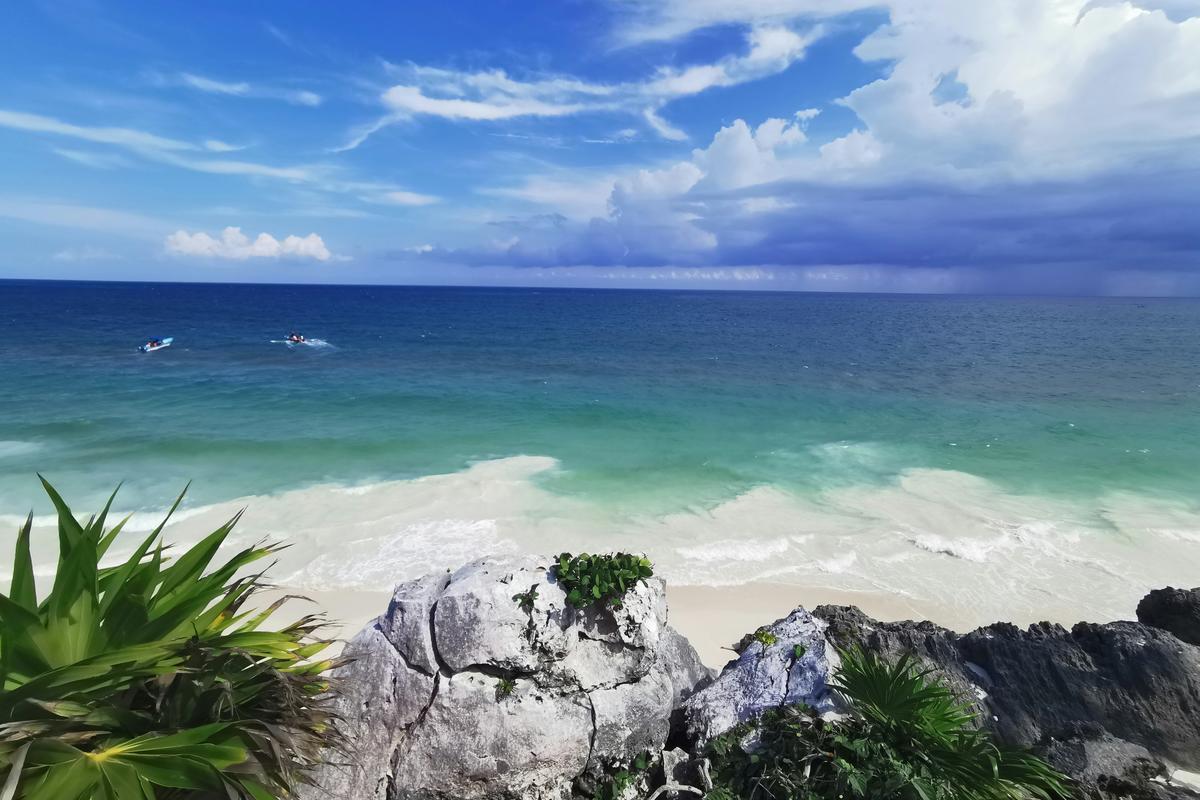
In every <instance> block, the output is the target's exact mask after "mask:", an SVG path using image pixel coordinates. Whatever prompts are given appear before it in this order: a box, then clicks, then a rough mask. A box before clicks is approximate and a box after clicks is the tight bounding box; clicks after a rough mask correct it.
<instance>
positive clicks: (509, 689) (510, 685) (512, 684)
mask: <svg viewBox="0 0 1200 800" xmlns="http://www.w3.org/2000/svg"><path fill="white" fill-rule="evenodd" d="M516 690H517V682H516V681H515V680H513V679H512V678H499V679H497V680H496V702H497V703H499V702H500V701H501V700H503V699H504V698H506V697H510V696H511V695H512V693H513V692H515V691H516Z"/></svg>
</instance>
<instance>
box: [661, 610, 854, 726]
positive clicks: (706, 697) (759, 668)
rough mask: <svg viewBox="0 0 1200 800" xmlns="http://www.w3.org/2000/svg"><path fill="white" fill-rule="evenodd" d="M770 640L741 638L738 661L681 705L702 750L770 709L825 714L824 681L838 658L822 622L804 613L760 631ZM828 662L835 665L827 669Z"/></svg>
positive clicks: (827, 702)
mask: <svg viewBox="0 0 1200 800" xmlns="http://www.w3.org/2000/svg"><path fill="white" fill-rule="evenodd" d="M762 630H763V631H765V632H766V634H767V636H766V637H764V638H765V639H767V640H768V641H770V640H771V638H772V637H773V639H774V641H773V642H772V643H770V644H765V643H764V642H763V641H758V640H755V639H753V638H751V637H747V638H746V639H743V640H742V642H740V643H739V644H738V647H737V649H738V650H740V654H739V655H738V658H737V660H736V661H732V662H730V663H729V664H727V665H726V666H725V669H724V670H722V672H721V674H720V675H719V676H718V677H717V678H716V680H714V681H713V682H712V683H711V684H709V685H708V686H707V687H705V688H704V689H701V690H700V691H698V692H696V693H695V694H694V695H692V697H690V698H689V699H687V700H686V701H684V704H683V717H684V726H685V730H686V734H687V737H688V739H689V740H690V741H692V742H695V743H696V744H697V745H699V746H702V745H703V744H704V743H705V742H707V741H708V740H710V739H712V738H713V737H715V736H719V735H721V734H722V733H725V732H726V731H728V730H730V729H731V728H733V727H734V726H735V725H737V724H738V723H740V722H745V721H746V720H748V719H750V718H752V717H756V716H758V715H759V714H761V713H762V712H763V711H765V710H767V709H768V708H776V707H778V706H783V705H794V704H796V703H805V704H806V705H809V706H812V707H813V708H815V709H817V710H818V711H829V710H832V708H833V701H832V697H831V695H830V692H829V690H828V689H827V688H826V685H825V682H826V680H827V679H828V678H829V675H830V670H831V668H834V669H836V659H837V654H836V653H835V652H834V651H833V649H832V648H830V647H829V646H828V644H827V642H826V640H825V623H824V622H822V621H821V620H819V619H814V618H813V617H812V616H811V615H810V614H809V613H808V612H807V611H805V610H804V609H803V608H797V609H796V610H795V611H793V612H792V613H791V614H789V615H788V616H786V617H784V618H783V619H781V620H778V621H776V622H774V623H772V624H771V625H768V626H766V627H765V628H763V629H762ZM831 659H833V663H832V664H831Z"/></svg>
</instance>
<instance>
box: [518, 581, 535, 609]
mask: <svg viewBox="0 0 1200 800" xmlns="http://www.w3.org/2000/svg"><path fill="white" fill-rule="evenodd" d="M537 598H538V590H537V587H536V586H533V587H531V588H530V589H529V591H527V592H517V593H516V594H514V595H513V596H512V599H513V602H514V603H516V604H517V605H518V606H520V607H521V610H522V611H533V604H534V603H535V602H536V601H537Z"/></svg>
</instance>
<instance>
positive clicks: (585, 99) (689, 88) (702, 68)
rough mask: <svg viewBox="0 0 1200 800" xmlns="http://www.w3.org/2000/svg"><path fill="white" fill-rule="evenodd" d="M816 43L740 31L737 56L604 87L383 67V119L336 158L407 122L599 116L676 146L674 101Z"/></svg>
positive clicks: (748, 76) (789, 33)
mask: <svg viewBox="0 0 1200 800" xmlns="http://www.w3.org/2000/svg"><path fill="white" fill-rule="evenodd" d="M822 35H823V29H822V28H820V27H810V28H808V29H806V30H805V31H804V32H797V31H796V30H793V29H791V28H788V27H785V26H781V25H758V26H754V27H752V28H751V29H749V30H748V31H747V33H746V51H745V52H744V53H741V54H737V55H730V56H726V57H724V58H722V59H719V60H717V61H715V62H712V63H708V64H694V65H691V66H688V67H682V68H681V67H667V66H664V67H659V68H658V69H656V70H654V71H653V72H652V73H651V74H650V75H648V76H647V77H646V78H644V79H642V80H640V81H629V82H624V83H612V84H603V83H595V82H589V81H584V80H579V79H577V78H573V77H569V76H562V75H548V76H536V77H533V78H531V79H527V80H519V79H517V78H514V77H512V76H510V75H509V74H508V73H506V72H505V71H503V70H484V71H475V72H470V71H462V70H451V69H442V68H438V67H430V66H424V65H419V64H402V65H389V66H390V70H391V72H392V74H393V75H395V76H396V77H397V78H399V79H400V80H402V81H403V82H402V83H397V84H395V85H393V86H392V87H390V88H388V89H387V90H386V91H384V92H383V94H382V95H381V98H380V100H381V103H382V105H383V106H384V108H385V109H386V110H387V114H386V115H385V116H383V117H381V118H379V119H377V120H374V121H372V122H370V123H368V124H366V125H360V126H357V127H355V128H354V129H352V130H351V131H350V132H349V134H348V136H347V137H346V142H345V143H344V144H343V145H342V146H341V147H339V148H337V150H338V151H345V150H352V149H354V148H355V147H358V146H359V145H361V144H362V143H363V142H364V141H366V140H367V138H369V137H370V136H371V135H372V134H374V133H376V132H377V131H379V130H381V129H383V128H385V127H387V126H388V125H391V124H393V123H395V122H397V121H400V120H403V119H409V118H412V117H422V116H427V117H440V118H442V119H450V120H459V121H468V122H495V121H499V120H510V119H517V118H529V117H543V118H552V117H566V116H574V115H577V114H582V113H590V112H602V111H607V112H622V113H627V114H630V115H631V116H635V117H640V118H641V119H643V120H644V121H645V122H646V124H647V125H648V126H649V127H650V129H651V130H653V131H654V132H656V133H657V134H658V135H660V136H661V137H663V138H664V139H668V140H672V141H682V140H684V139H686V138H687V134H686V133H685V132H683V131H682V130H680V129H679V128H677V127H675V126H674V125H672V124H671V123H670V122H668V121H667V120H666V119H665V118H664V117H663V116H662V109H663V107H664V106H666V105H667V104H668V103H670V102H671V101H673V100H677V99H679V98H682V97H690V96H694V95H697V94H700V93H702V92H706V91H708V90H710V89H714V88H718V87H725V86H736V85H738V84H742V83H747V82H749V81H754V80H758V79H759V78H763V77H766V76H768V75H775V74H778V73H780V72H783V71H784V70H786V69H787V68H788V67H790V66H791V65H792V64H794V63H795V62H796V61H798V60H800V59H801V58H803V57H804V54H805V52H806V50H807V48H808V47H809V45H811V44H812V43H813V42H814V41H816V40H817V39H819V38H820V37H821V36H822Z"/></svg>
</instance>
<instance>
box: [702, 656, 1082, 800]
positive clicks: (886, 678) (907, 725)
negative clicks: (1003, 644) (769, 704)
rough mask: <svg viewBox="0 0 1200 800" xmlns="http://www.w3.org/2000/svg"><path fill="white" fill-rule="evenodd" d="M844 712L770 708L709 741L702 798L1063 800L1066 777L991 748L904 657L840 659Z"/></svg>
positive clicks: (970, 718)
mask: <svg viewBox="0 0 1200 800" xmlns="http://www.w3.org/2000/svg"><path fill="white" fill-rule="evenodd" d="M832 685H833V686H834V688H835V689H836V690H837V691H838V692H839V693H840V694H841V695H842V696H843V698H844V699H845V701H846V705H847V708H848V710H849V714H848V715H847V716H846V717H845V718H843V719H839V720H836V721H832V722H828V721H825V720H822V719H821V718H820V717H819V716H817V715H816V714H815V713H814V712H813V711H812V710H811V709H808V708H805V707H803V706H790V707H784V708H780V709H774V710H772V711H769V712H767V713H765V714H763V715H762V716H761V717H759V719H758V720H756V721H755V722H753V723H748V724H745V725H742V726H739V727H738V728H736V729H734V730H733V731H730V732H729V733H727V734H725V735H723V736H720V737H717V738H716V739H714V740H713V741H712V742H710V744H709V748H708V755H709V757H710V758H711V759H712V763H713V768H714V770H713V772H714V775H713V778H714V783H715V786H714V788H713V790H712V791H710V792H709V793H708V795H706V797H707V798H708V799H709V800H735V798H777V800H825V798H844V800H891V799H893V798H894V799H895V800H1063V799H1065V798H1069V797H1071V787H1070V783H1069V781H1068V779H1067V778H1066V777H1065V776H1063V775H1061V774H1060V773H1058V772H1057V771H1055V770H1054V769H1053V768H1051V767H1050V766H1049V765H1047V764H1046V763H1045V762H1044V761H1042V760H1041V759H1039V758H1037V757H1036V756H1034V755H1032V754H1031V753H1029V752H1027V751H1024V750H1018V749H1013V748H1004V747H1000V746H998V745H996V744H995V743H994V742H993V741H992V740H991V737H990V736H989V735H988V734H987V733H986V732H985V731H981V730H978V729H976V728H975V727H974V723H975V718H974V714H973V713H972V711H971V709H970V707H969V706H967V705H965V704H963V703H962V702H960V701H959V700H958V699H957V698H956V697H955V696H954V694H953V692H951V691H950V690H949V689H948V688H946V687H945V686H942V685H940V684H938V683H936V682H934V681H933V680H931V679H930V676H929V673H928V672H922V671H920V670H918V669H916V667H915V666H914V664H913V662H912V660H911V658H910V657H908V656H904V657H902V658H900V659H899V660H897V661H896V662H895V663H888V662H886V661H884V660H883V659H881V658H880V657H879V656H877V655H875V654H873V653H868V652H864V651H863V650H861V649H858V648H856V649H854V650H851V651H848V652H845V653H842V666H841V669H840V671H839V673H838V675H837V679H836V682H835V683H833V684H832Z"/></svg>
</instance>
